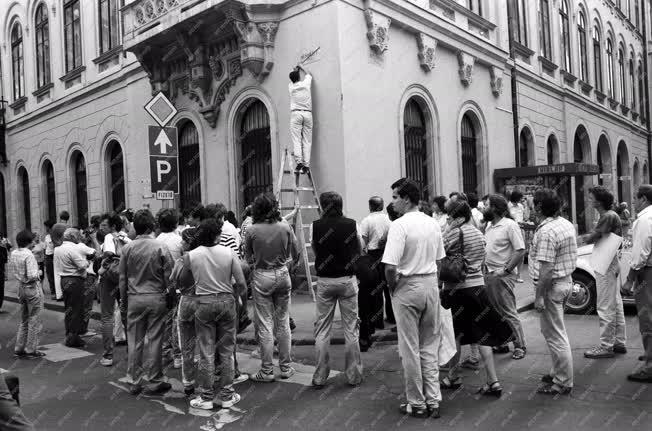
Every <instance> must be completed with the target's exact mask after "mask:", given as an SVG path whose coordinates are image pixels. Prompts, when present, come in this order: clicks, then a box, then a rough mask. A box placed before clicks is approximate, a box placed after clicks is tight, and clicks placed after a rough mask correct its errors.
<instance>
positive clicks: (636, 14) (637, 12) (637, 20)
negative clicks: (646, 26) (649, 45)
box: [634, 0, 641, 28]
mask: <svg viewBox="0 0 652 431" xmlns="http://www.w3.org/2000/svg"><path fill="white" fill-rule="evenodd" d="M634 24H635V25H636V28H639V27H640V25H641V9H640V7H639V4H638V0H634Z"/></svg>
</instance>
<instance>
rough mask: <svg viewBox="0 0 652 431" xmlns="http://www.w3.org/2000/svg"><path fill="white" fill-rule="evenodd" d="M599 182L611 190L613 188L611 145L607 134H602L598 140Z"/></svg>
mask: <svg viewBox="0 0 652 431" xmlns="http://www.w3.org/2000/svg"><path fill="white" fill-rule="evenodd" d="M597 159H598V170H599V171H600V174H599V175H598V184H599V185H601V186H605V187H607V188H608V189H610V190H611V188H612V184H613V181H612V174H611V168H612V166H613V165H612V163H611V147H610V146H609V141H608V140H607V137H606V136H605V135H602V136H600V139H599V140H598V158H597Z"/></svg>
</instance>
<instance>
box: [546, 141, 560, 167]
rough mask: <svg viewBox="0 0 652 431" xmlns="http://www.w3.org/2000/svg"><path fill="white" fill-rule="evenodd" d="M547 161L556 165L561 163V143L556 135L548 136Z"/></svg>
mask: <svg viewBox="0 0 652 431" xmlns="http://www.w3.org/2000/svg"><path fill="white" fill-rule="evenodd" d="M546 156H547V157H546V161H547V162H548V164H549V165H554V164H555V163H559V143H558V142H557V138H556V137H555V135H550V136H548V142H546Z"/></svg>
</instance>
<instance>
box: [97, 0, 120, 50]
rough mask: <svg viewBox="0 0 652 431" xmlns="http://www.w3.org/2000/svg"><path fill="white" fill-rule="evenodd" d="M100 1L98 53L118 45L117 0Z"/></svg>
mask: <svg viewBox="0 0 652 431" xmlns="http://www.w3.org/2000/svg"><path fill="white" fill-rule="evenodd" d="M99 2H100V54H102V53H104V52H106V51H110V50H111V49H113V48H115V47H116V46H118V36H119V29H118V0H99Z"/></svg>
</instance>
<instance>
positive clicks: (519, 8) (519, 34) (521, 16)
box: [515, 0, 527, 46]
mask: <svg viewBox="0 0 652 431" xmlns="http://www.w3.org/2000/svg"><path fill="white" fill-rule="evenodd" d="M525 1H526V0H516V2H515V4H516V40H517V41H518V43H520V44H522V45H525V46H527V19H526V16H527V7H526V6H525Z"/></svg>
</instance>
